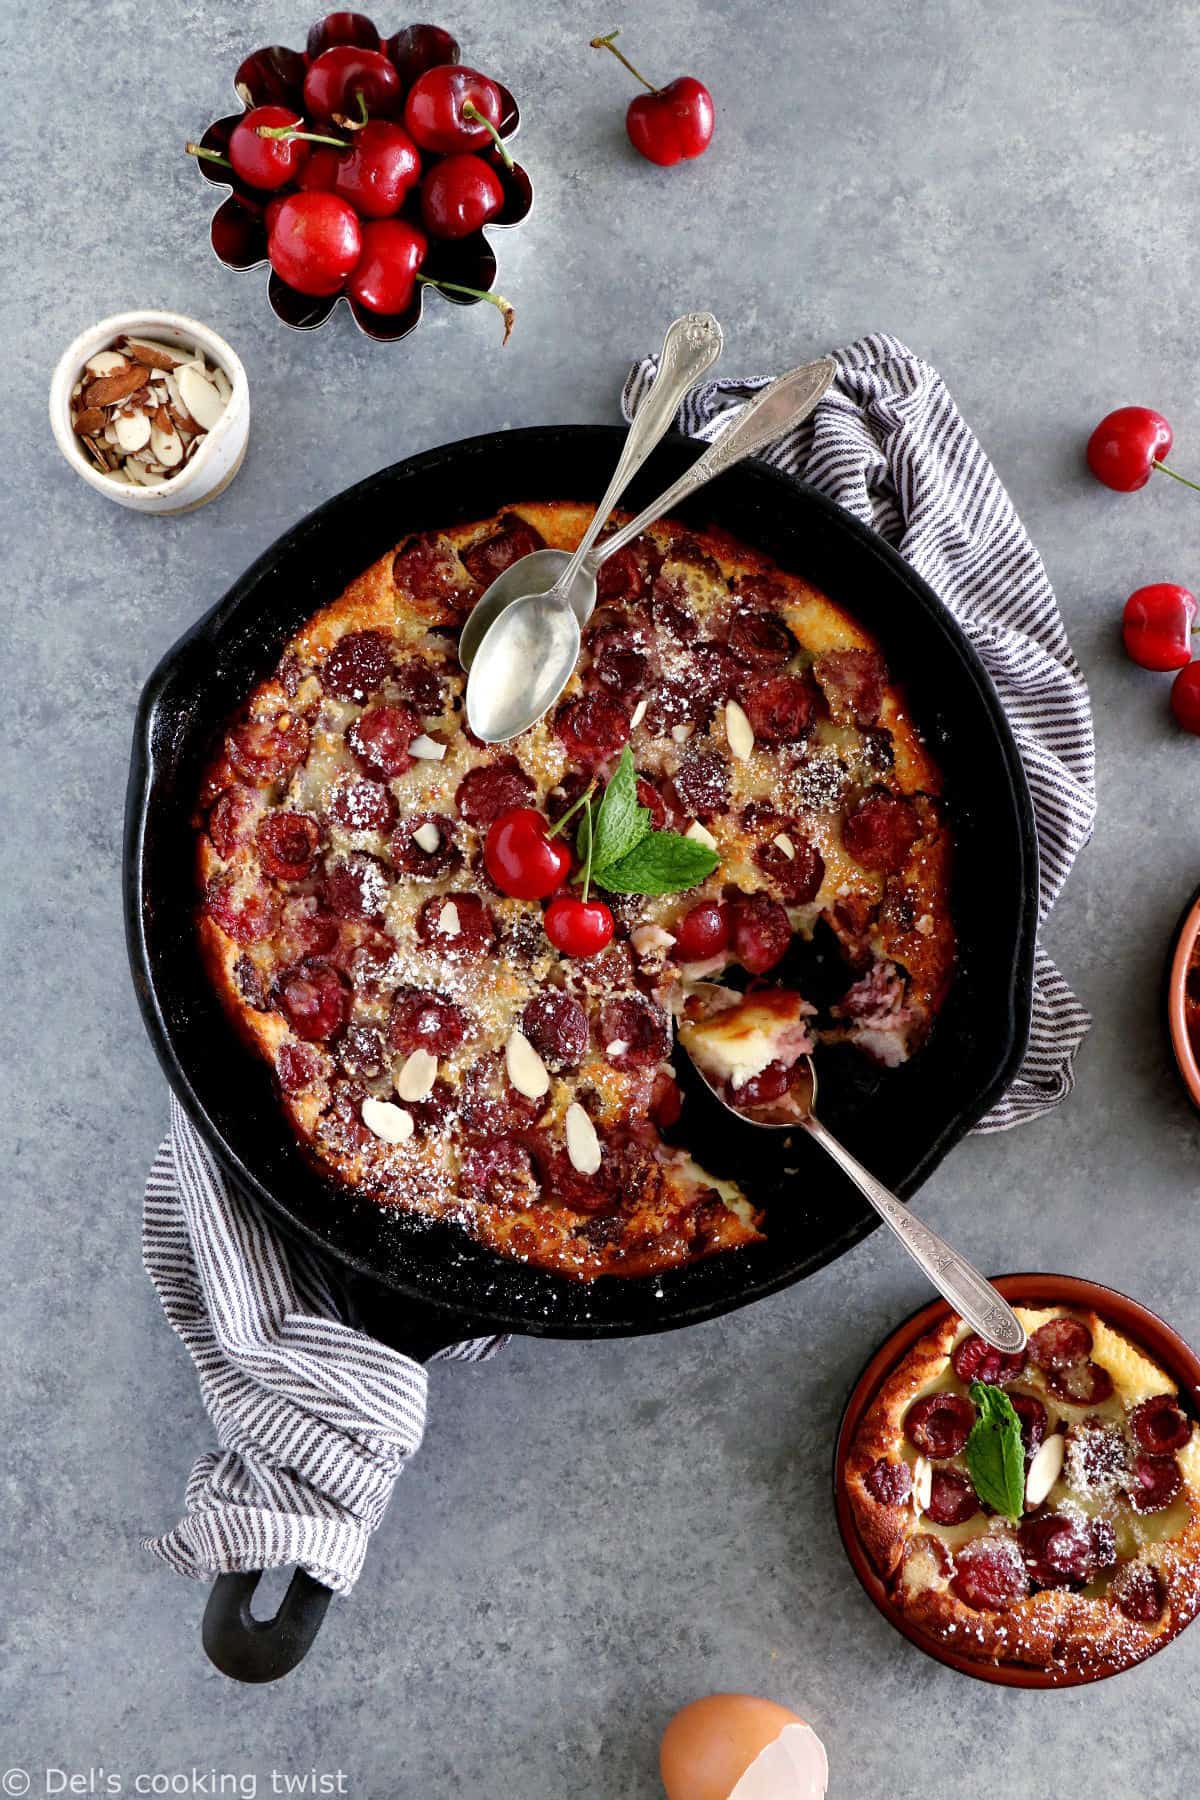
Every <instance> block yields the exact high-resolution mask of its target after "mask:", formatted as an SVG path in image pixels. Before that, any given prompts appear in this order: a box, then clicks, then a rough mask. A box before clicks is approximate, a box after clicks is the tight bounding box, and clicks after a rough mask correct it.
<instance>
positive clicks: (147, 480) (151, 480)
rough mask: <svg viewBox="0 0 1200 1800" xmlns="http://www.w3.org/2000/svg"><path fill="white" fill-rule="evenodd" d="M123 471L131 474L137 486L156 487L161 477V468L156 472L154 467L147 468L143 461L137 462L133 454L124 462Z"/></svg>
mask: <svg viewBox="0 0 1200 1800" xmlns="http://www.w3.org/2000/svg"><path fill="white" fill-rule="evenodd" d="M125 473H126V474H127V475H130V476H132V477H133V479H134V481H136V482H137V484H138V486H139V487H157V486H158V484H159V482H160V481H161V480H162V477H163V472H162V470H161V469H160V470H158V471H157V472H156V471H155V470H154V469H148V468H147V467H146V465H145V463H140V462H138V460H137V458H136V457H133V456H131V457H130V458H129V461H128V462H127V463H126V464H125Z"/></svg>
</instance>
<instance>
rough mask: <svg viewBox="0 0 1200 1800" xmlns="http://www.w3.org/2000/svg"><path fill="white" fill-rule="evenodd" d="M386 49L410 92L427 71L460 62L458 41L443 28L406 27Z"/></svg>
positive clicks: (391, 38)
mask: <svg viewBox="0 0 1200 1800" xmlns="http://www.w3.org/2000/svg"><path fill="white" fill-rule="evenodd" d="M383 48H384V51H385V52H386V54H387V55H388V56H389V57H390V58H391V60H392V62H393V63H395V65H396V69H397V71H398V73H399V76H400V81H401V84H402V85H403V86H404V87H406V88H410V87H412V86H413V84H414V83H415V82H417V81H419V80H420V78H421V76H422V75H424V74H425V73H426V71H427V70H429V69H436V68H439V67H440V66H441V64H443V63H456V62H457V61H458V41H457V39H456V38H452V37H451V35H450V33H449V32H448V31H443V30H442V28H441V26H440V25H406V26H405V27H404V29H403V30H402V31H398V32H396V34H395V36H394V37H390V38H389V39H388V41H387V43H386V44H385V45H384V46H383Z"/></svg>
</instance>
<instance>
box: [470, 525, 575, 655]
mask: <svg viewBox="0 0 1200 1800" xmlns="http://www.w3.org/2000/svg"><path fill="white" fill-rule="evenodd" d="M570 560H571V552H570V551H569V550H531V551H530V552H529V554H528V555H527V556H519V557H518V558H517V560H516V562H515V563H510V564H509V566H508V568H507V569H503V570H502V571H501V573H500V574H499V575H497V577H496V579H495V581H493V582H492V584H491V586H490V587H488V588H487V590H486V591H485V592H484V594H483V595H482V597H481V598H480V599H479V600H477V601H476V602H475V605H474V606H473V607H472V608H471V611H470V612H469V613H468V615H467V622H466V624H465V625H464V626H463V628H462V636H461V637H460V638H459V640H458V660H459V662H460V663H461V664H462V666H463V668H464V669H466V670H467V671H468V672H470V668H471V664H472V663H473V662H474V661H475V653H476V651H477V650H478V649H479V646H480V644H481V643H482V642H483V640H484V638H485V637H486V636H487V634H488V630H489V628H490V627H491V626H492V625H493V624H494V623H495V621H496V620H497V619H498V618H499V617H500V614H501V613H502V612H504V610H505V609H506V608H507V607H509V606H511V605H512V604H513V602H514V601H515V600H524V599H526V598H527V597H528V596H529V595H531V594H548V593H549V592H550V589H551V588H552V587H553V586H554V584H555V582H556V581H557V580H558V578H559V576H560V575H561V574H562V572H563V570H564V569H565V568H566V566H567V564H568V563H569V562H570ZM585 581H586V576H585V574H584V572H583V570H582V569H581V570H580V572H579V574H578V576H577V577H576V579H575V581H573V582H572V583H571V599H572V605H573V606H574V605H575V590H576V588H577V586H579V585H580V584H581V583H583V582H585ZM584 616H585V617H586V614H585V615H584Z"/></svg>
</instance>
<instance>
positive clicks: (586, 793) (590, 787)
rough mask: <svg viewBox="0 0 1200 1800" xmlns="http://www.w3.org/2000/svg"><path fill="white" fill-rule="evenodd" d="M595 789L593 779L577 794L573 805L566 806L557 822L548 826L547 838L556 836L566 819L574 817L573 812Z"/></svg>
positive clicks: (575, 811)
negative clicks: (577, 796)
mask: <svg viewBox="0 0 1200 1800" xmlns="http://www.w3.org/2000/svg"><path fill="white" fill-rule="evenodd" d="M595 791H596V784H595V782H594V781H593V782H591V783H589V785H588V786H587V787H586V788H584V790H583V792H582V794H580V796H579V798H578V800H577V801H576V802H575V804H574V806H569V807H568V808H567V810H566V812H565V813H564V814H563V816H562V818H561V819H560V820H559V821H558V823H557V824H556V825H552V826H551V827H550V829H549V831H548V832H547V833H546V836H547V837H548V838H552V837H557V836H558V834H559V832H560V831H561V830H562V828H563V826H564V825H565V824H566V822H567V820H568V819H573V818H574V817H575V814H576V813H577V812H578V811H579V809H580V807H581V806H583V805H584V804H585V803H586V802H587V801H588V800H590V799H591V797H592V795H593V794H594V793H595Z"/></svg>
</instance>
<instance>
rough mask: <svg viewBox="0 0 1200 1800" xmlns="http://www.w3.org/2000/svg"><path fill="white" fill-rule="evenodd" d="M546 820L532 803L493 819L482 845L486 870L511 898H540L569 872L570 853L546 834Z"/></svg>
mask: <svg viewBox="0 0 1200 1800" xmlns="http://www.w3.org/2000/svg"><path fill="white" fill-rule="evenodd" d="M546 830H547V826H546V820H545V819H544V818H543V816H542V814H541V813H540V812H538V811H537V809H536V807H533V806H514V807H512V808H511V809H510V810H509V811H508V812H502V813H501V814H500V817H499V818H498V819H493V820H492V823H491V824H490V825H489V827H488V834H487V837H486V839H485V841H484V846H483V860H484V864H485V865H486V868H487V872H488V874H489V875H490V876H491V878H492V880H493V881H494V882H495V884H496V886H497V887H498V888H499V889H500V892H501V893H502V894H510V895H511V896H512V898H513V899H514V900H544V899H545V898H546V896H547V895H548V894H553V893H554V892H555V891H556V889H558V888H560V887H561V886H562V884H563V882H564V881H565V880H566V878H567V876H568V875H569V874H570V872H571V852H570V849H569V847H568V846H567V845H566V844H564V842H563V841H562V839H561V838H552V837H547V835H546Z"/></svg>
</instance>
